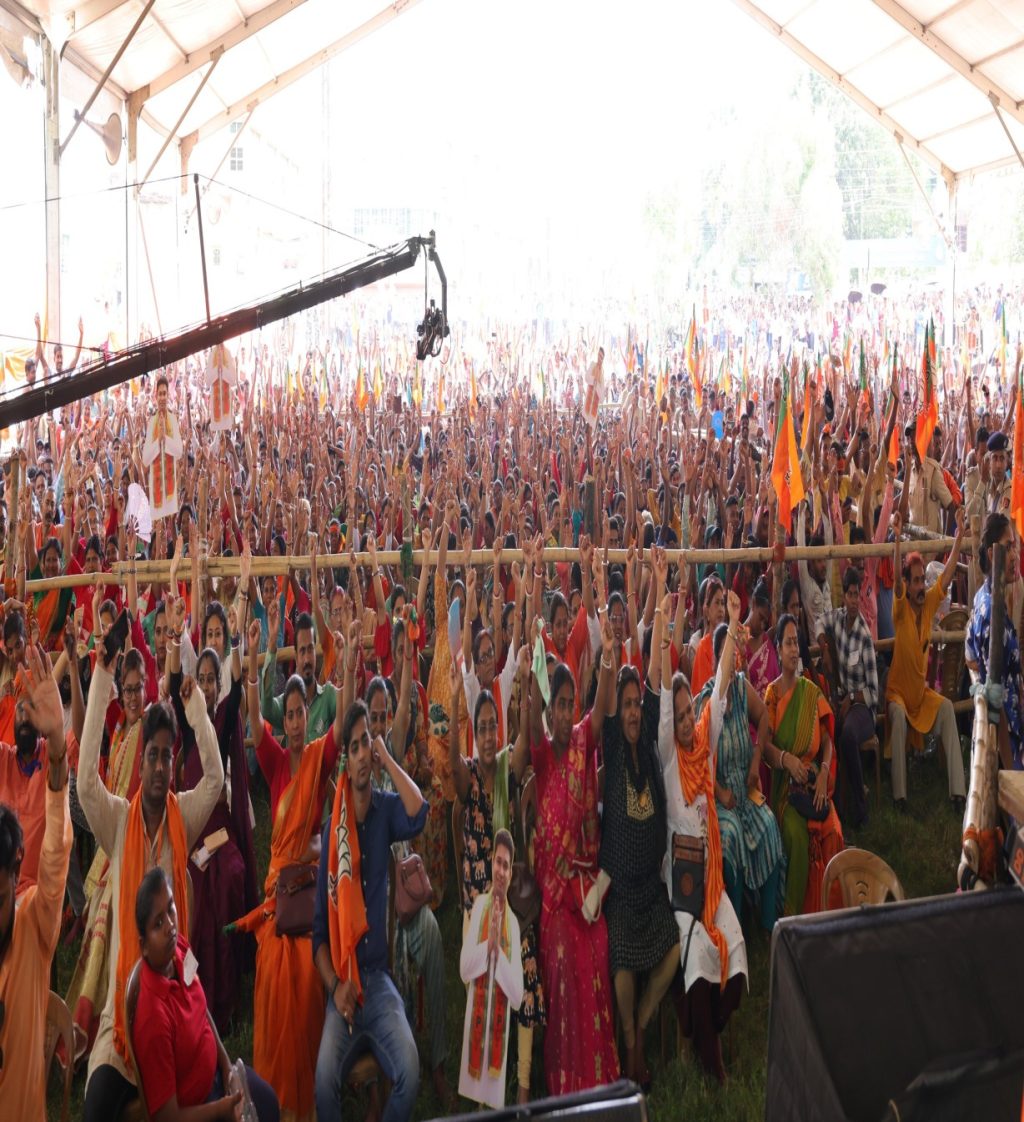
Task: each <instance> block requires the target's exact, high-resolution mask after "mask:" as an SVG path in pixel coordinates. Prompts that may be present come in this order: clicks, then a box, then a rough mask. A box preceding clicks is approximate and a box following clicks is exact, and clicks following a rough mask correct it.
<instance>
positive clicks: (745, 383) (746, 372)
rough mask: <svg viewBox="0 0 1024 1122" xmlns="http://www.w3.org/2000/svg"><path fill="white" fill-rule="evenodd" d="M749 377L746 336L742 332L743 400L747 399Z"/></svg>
mask: <svg viewBox="0 0 1024 1122" xmlns="http://www.w3.org/2000/svg"><path fill="white" fill-rule="evenodd" d="M749 379H750V372H749V370H748V368H747V336H746V334H745V333H744V335H743V400H744V401H746V400H747V394H748V392H749V391H748V389H747V386H748V384H749Z"/></svg>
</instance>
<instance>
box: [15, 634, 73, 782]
mask: <svg viewBox="0 0 1024 1122" xmlns="http://www.w3.org/2000/svg"><path fill="white" fill-rule="evenodd" d="M25 664H26V666H25V670H26V673H25V693H24V695H23V696H24V700H25V706H26V708H27V709H28V715H29V718H30V719H31V721H32V724H33V725H34V726H35V729H36V732H37V733H39V735H40V736H45V737H46V738H47V739H48V740H51V741H53V742H54V743H60V744H63V741H64V736H63V733H64V707H63V705H62V704H61V700H60V690H58V689H57V683H56V682H55V681H54V680H53V675H52V674H51V673H50V659H49V657H48V656H47V654H46V652H45V651H44V650H43V648H42V647H41V646H38V645H33V646H29V647H27V648H26V650H25ZM51 762H56V758H55V757H53V756H52V754H51Z"/></svg>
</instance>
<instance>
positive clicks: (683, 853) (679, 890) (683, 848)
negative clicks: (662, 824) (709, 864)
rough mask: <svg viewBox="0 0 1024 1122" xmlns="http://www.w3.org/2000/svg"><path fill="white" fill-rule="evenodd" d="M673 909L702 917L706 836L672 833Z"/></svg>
mask: <svg viewBox="0 0 1024 1122" xmlns="http://www.w3.org/2000/svg"><path fill="white" fill-rule="evenodd" d="M672 910H673V911H674V912H686V914H687V915H691V916H693V917H694V918H695V919H700V918H701V916H702V915H703V914H704V839H703V838H699V837H694V836H693V835H691V834H673V835H672Z"/></svg>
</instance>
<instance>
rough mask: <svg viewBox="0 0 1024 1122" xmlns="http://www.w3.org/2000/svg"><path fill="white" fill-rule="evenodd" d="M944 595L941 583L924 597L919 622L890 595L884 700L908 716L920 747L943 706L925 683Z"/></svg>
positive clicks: (902, 601) (903, 598)
mask: <svg viewBox="0 0 1024 1122" xmlns="http://www.w3.org/2000/svg"><path fill="white" fill-rule="evenodd" d="M945 595H946V589H945V587H944V586H943V583H942V581H941V580H939V581H936V582H935V584H934V585H932V587H931V588H930V589H928V591H927V592H926V593H925V594H924V606H923V607H922V609H921V619H920V623H919V622H918V620H917V617H916V615H915V614H914V609H913V608H912V607H911V606H910V602H909V601H908V600H907V597H906V593H905V591H904V595H903V596H893V601H892V624H893V630H894V632H895V635H896V642H895V645H894V647H893V655H892V669H891V670H890V671H889V682H888V685H887V686H886V690H885V698H886V701H897V702H899V704H900V705H902V706H903V708H904V709H905V710H906V713H907V724H908V725H910V729H911V733H910V741H911V744H913V745H914V747H915V748H920V746H921V744H922V739H921V734H922V733H926V732H928V731H930V729H931V727H932V725H934V724H935V718H936V717H937V716H938V713H939V706H940V705H941V704H942V695H941V694H939V693H936V692H935V690H933V689H929V687H928V686H927V685H926V684H925V683H926V680H927V676H928V648H929V647H930V646H931V633H932V620H933V619H934V618H935V613H936V612H937V611H938V608H939V605H940V604H941V603H942V601H943V599H944V598H945Z"/></svg>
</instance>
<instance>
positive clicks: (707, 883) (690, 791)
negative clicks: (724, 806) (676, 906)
mask: <svg viewBox="0 0 1024 1122" xmlns="http://www.w3.org/2000/svg"><path fill="white" fill-rule="evenodd" d="M710 731H711V705H710V704H709V705H706V706H705V707H704V712H703V713H702V714H701V717H700V720H699V721H698V722H697V724H696V727H695V728H694V730H693V748H692V749H691V750H690V751H689V752H687V751H686V749H685V748H683V747H682V745H681V744H680V743H679V741H678V740H677V741H676V763H677V764H678V766H679V784H680V786H681V787H682V788H683V798H685V799H686V801H687V803H689V804H690V805H691V806H692V805H693V803H694V801H695V800H696V798H697V796H698V795H700V794H702V793H703V794H704V796H705V797H706V799H707V808H708V839H707V840H708V856H707V861H706V863H705V866H704V869H705V875H704V911H703V913H702V915H701V917H700V918H701V923H703V924H704V928H705V930H706V931H707V933H708V935H709V936H710V937H711V941H712V942H713V943H714V944H715V946H716V947H717V948H718V957H719V960H720V961H721V963H722V985H723V986H724V985H725V983H726V982H727V981H728V980H729V947H728V945H727V944H726V941H725V936H724V935H723V934H722V932H721V931H719V929H718V928H717V927H716V926H715V915H716V914H717V913H718V905H719V902H720V901H721V899H722V888H723V885H724V883H725V880H724V876H723V874H722V839H721V836H720V835H719V833H718V808H717V807H716V805H715V782H714V779H713V778H712V776H711V737H710ZM691 937H692V936H691Z"/></svg>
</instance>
